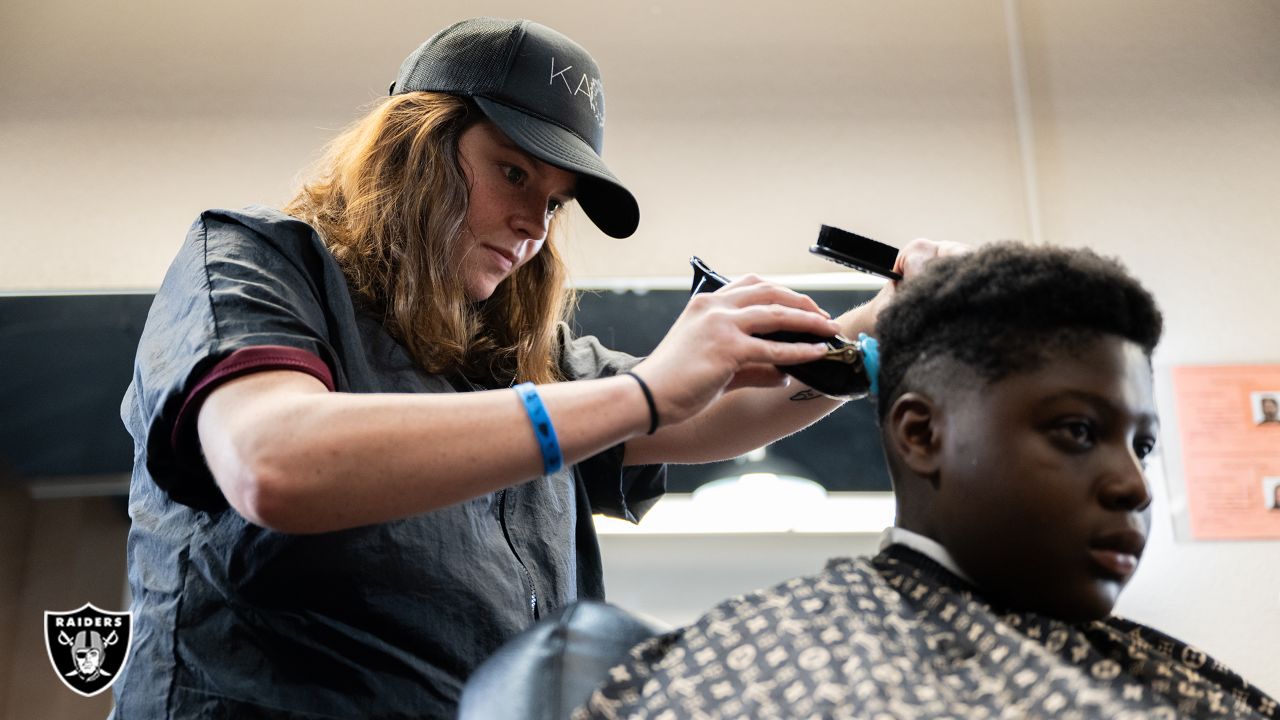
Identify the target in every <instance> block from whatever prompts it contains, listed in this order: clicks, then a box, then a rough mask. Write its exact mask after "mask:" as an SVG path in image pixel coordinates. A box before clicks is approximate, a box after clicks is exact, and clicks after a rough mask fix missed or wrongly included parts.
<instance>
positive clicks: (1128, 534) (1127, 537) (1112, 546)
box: [1089, 529, 1147, 580]
mask: <svg viewBox="0 0 1280 720" xmlns="http://www.w3.org/2000/svg"><path fill="white" fill-rule="evenodd" d="M1146 545H1147V538H1146V536H1145V535H1143V534H1142V533H1140V532H1138V531H1137V530H1131V529H1125V530H1119V531H1116V532H1111V533H1106V534H1104V535H1100V536H1098V537H1095V538H1094V539H1093V541H1092V542H1090V543H1089V556H1090V557H1091V558H1092V559H1093V562H1094V564H1095V565H1097V566H1098V567H1099V568H1101V569H1102V570H1104V571H1105V572H1106V573H1107V574H1109V575H1112V576H1114V577H1116V578H1118V579H1121V580H1124V579H1127V578H1128V577H1129V576H1130V575H1132V574H1133V571H1134V570H1137V569H1138V560H1139V558H1141V557H1142V551H1143V549H1144V548H1145V547H1146Z"/></svg>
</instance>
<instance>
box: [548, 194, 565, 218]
mask: <svg viewBox="0 0 1280 720" xmlns="http://www.w3.org/2000/svg"><path fill="white" fill-rule="evenodd" d="M562 207H564V203H562V202H560V201H559V200H556V199H555V198H552V199H551V200H549V201H548V202H547V214H548V215H554V214H555V213H556V211H557V210H559V209H560V208H562Z"/></svg>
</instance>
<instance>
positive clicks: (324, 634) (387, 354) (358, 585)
mask: <svg viewBox="0 0 1280 720" xmlns="http://www.w3.org/2000/svg"><path fill="white" fill-rule="evenodd" d="M264 346H269V347H277V348H285V349H286V350H292V351H294V352H295V354H296V351H303V353H305V354H307V355H309V356H314V357H315V358H319V360H320V361H322V362H323V366H322V369H323V368H327V370H328V372H329V373H330V374H331V376H332V381H331V386H332V389H334V390H336V391H339V392H357V393H359V392H405V393H410V392H419V393H422V392H431V393H448V392H455V391H456V389H455V387H454V386H453V385H452V384H451V383H450V382H449V380H448V379H447V378H445V377H442V376H438V375H431V374H428V373H426V372H425V371H423V370H422V369H420V368H419V367H418V366H416V365H415V363H414V362H413V360H412V359H411V358H410V357H409V355H408V354H407V353H406V352H405V350H404V348H403V347H402V346H401V345H400V344H399V343H398V342H396V341H395V340H394V339H392V338H391V337H390V336H389V335H388V334H387V332H386V330H385V329H384V328H383V326H382V324H381V323H380V322H379V320H378V319H377V318H375V317H373V316H371V315H370V314H368V313H366V312H365V311H363V310H362V309H360V307H359V306H358V305H357V304H356V303H354V302H353V300H352V297H351V294H350V292H349V290H348V288H347V283H346V280H345V278H344V277H343V274H342V271H341V270H340V268H339V267H338V265H337V264H336V262H335V261H334V259H333V257H332V255H331V254H330V253H329V251H328V250H327V249H326V248H325V246H324V244H323V242H322V241H321V239H320V237H319V236H318V235H317V233H316V232H315V231H314V230H313V229H312V228H311V227H310V226H309V225H307V224H305V223H303V222H301V221H298V220H297V219H294V218H292V217H289V216H288V215H285V214H283V213H280V212H278V211H275V210H271V209H267V208H260V207H253V208H248V209H246V210H243V211H226V210H211V211H207V212H205V213H203V214H202V215H201V216H200V218H199V219H198V220H197V221H196V222H195V223H194V224H193V226H192V228H191V230H190V232H189V234H188V235H187V238H186V241H185V243H184V244H183V246H182V249H181V251H180V252H179V253H178V256H177V258H176V259H175V260H174V262H173V265H172V266H171V267H170V269H169V271H168V274H167V275H166V277H165V279H164V282H163V284H162V286H161V288H160V290H159V292H158V293H157V295H156V298H155V302H154V304H153V305H152V308H151V311H150V314H149V315H148V318H147V323H146V329H145V330H144V332H143V335H142V339H141V341H140V344H139V347H138V355H137V360H136V366H135V370H134V377H133V382H132V384H131V385H130V387H129V389H128V391H127V393H126V396H125V399H124V403H123V407H122V415H123V417H124V421H125V424H126V425H127V426H128V429H129V432H130V433H131V434H132V435H133V438H134V442H135V456H134V471H133V478H132V482H131V487H130V493H129V512H130V516H131V517H132V520H133V523H132V527H131V529H130V531H129V541H128V566H129V584H130V588H131V589H132V592H133V604H132V608H131V609H132V611H133V613H134V633H135V635H134V640H133V647H132V650H131V652H130V657H129V659H128V662H127V664H126V667H125V668H124V669H123V670H122V673H123V675H122V677H121V678H120V679H119V680H118V681H117V682H116V684H115V686H114V691H115V694H116V703H117V707H116V710H115V712H114V714H113V717H115V718H119V719H120V720H126V719H131V718H195V717H198V718H215V717H216V718H222V717H234V718H258V717H270V718H302V717H307V718H317V717H321V718H356V717H359V718H402V717H403V718H410V717H412V718H428V717H449V716H451V715H452V714H453V712H454V709H455V705H456V703H457V699H458V695H459V692H460V688H461V685H462V683H463V682H464V681H465V680H466V678H467V676H468V675H469V674H470V673H471V671H472V670H473V669H474V668H475V667H476V665H477V664H478V663H479V662H480V661H482V660H483V659H484V658H485V657H487V656H488V655H489V654H490V653H492V652H493V651H494V650H495V649H496V648H497V647H498V646H499V645H500V644H502V643H503V642H504V641H505V640H506V639H508V638H510V637H511V636H512V635H514V634H516V633H517V632H519V631H520V630H522V629H524V628H525V627H526V626H528V625H529V624H530V623H531V622H532V621H533V620H534V619H535V618H536V617H537V616H539V615H541V614H544V613H547V612H549V611H551V610H554V609H556V608H558V607H561V606H563V605H565V604H566V603H568V602H571V601H573V600H575V599H578V598H602V597H603V595H604V587H603V581H602V570H601V560H600V550H599V546H598V544H597V540H596V535H595V530H594V526H593V525H592V522H591V515H592V513H593V512H594V513H603V514H606V515H610V516H614V517H620V518H624V519H629V520H632V521H635V520H637V519H638V518H639V517H640V516H641V515H643V514H644V512H645V511H646V510H647V509H648V508H649V507H651V506H652V505H653V503H654V502H656V501H657V499H658V497H659V496H661V494H662V493H663V490H664V487H665V468H664V466H661V465H655V466H643V467H627V468H624V467H623V466H622V456H623V447H622V446H621V445H618V446H616V447H613V448H611V449H609V450H606V451H604V452H602V453H600V454H599V455H596V456H594V457H592V458H589V459H587V460H584V461H582V462H580V463H577V464H576V465H572V466H568V467H565V468H563V469H561V470H559V471H557V472H556V473H554V474H552V475H548V476H543V477H540V478H537V479H535V480H532V481H529V482H526V483H524V484H522V485H518V486H515V487H511V488H508V489H506V490H503V491H499V492H495V493H489V494H486V495H483V496H481V497H478V498H475V499H472V500H468V501H466V502H463V503H460V504H458V505H454V506H452V507H447V508H444V509H441V510H436V511H433V512H429V513H425V514H421V515H417V516H413V517H409V518H405V519H403V520H397V521H394V522H387V523H381V524H376V525H369V526H365V527H358V528H352V529H349V530H342V531H338V532H328V533H321V534H315V535H290V534H286V533H280V532H275V531H272V530H268V529H265V528H262V527H258V526H256V525H253V524H251V523H249V522H247V521H246V520H245V519H244V518H243V517H241V516H240V515H239V513H237V512H236V511H235V510H233V509H231V508H230V507H229V506H228V505H227V502H226V500H225V498H224V497H223V496H222V494H221V493H220V492H219V490H218V487H217V485H216V483H215V482H214V480H213V478H212V477H211V475H210V474H209V470H208V468H207V467H206V466H205V464H204V462H203V461H202V459H201V457H200V452H199V447H198V439H197V437H196V432H195V428H194V421H193V418H192V417H191V416H194V415H195V414H196V413H194V412H185V413H184V404H186V403H187V402H188V401H189V399H190V398H191V396H192V393H193V390H195V389H196V387H197V386H198V385H199V384H200V383H201V381H202V378H204V377H205V376H206V375H207V374H208V373H209V372H210V370H211V368H213V367H214V366H216V365H218V364H219V363H220V361H222V360H224V359H225V358H227V357H228V356H229V355H231V354H232V353H233V352H235V351H237V350H241V349H244V348H258V347H264ZM558 348H559V350H558V352H559V363H560V367H561V368H562V370H563V372H564V374H565V376H566V377H568V378H570V379H585V378H597V377H605V376H610V375H615V374H617V373H619V372H622V371H624V370H626V369H628V368H630V367H631V366H633V365H634V364H635V363H636V362H638V360H637V358H634V357H632V356H629V355H626V354H623V353H618V352H614V351H611V350H608V349H606V348H604V347H603V346H601V345H600V344H599V342H597V341H596V339H595V338H593V337H583V338H573V337H571V335H570V332H569V330H568V328H567V327H565V326H561V328H560V331H559V344H558ZM517 402H518V400H517V399H516V397H515V396H514V394H513V396H512V403H513V404H514V403H517ZM187 409H188V410H189V409H190V408H187ZM510 432H511V434H512V435H511V437H513V438H514V437H516V436H517V434H519V433H529V432H531V430H530V428H528V427H524V426H514V427H512V428H511V429H510ZM493 442H494V443H502V442H504V439H503V437H501V436H498V437H494V438H493ZM352 481H353V482H356V481H357V480H356V479H354V478H353V479H352ZM430 481H431V479H430V478H429V477H424V478H423V482H424V483H429V482H430Z"/></svg>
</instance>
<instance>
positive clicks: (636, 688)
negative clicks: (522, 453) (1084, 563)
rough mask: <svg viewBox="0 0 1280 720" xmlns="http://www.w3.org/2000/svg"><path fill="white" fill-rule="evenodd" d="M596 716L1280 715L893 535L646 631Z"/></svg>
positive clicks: (1174, 644)
mask: <svg viewBox="0 0 1280 720" xmlns="http://www.w3.org/2000/svg"><path fill="white" fill-rule="evenodd" d="M610 674H611V678H612V679H611V680H610V682H609V683H608V684H607V685H605V686H604V688H602V689H601V690H598V691H597V692H596V693H595V695H594V696H593V697H592V698H591V700H590V701H589V703H588V705H587V707H586V708H582V709H579V710H578V712H577V713H576V714H575V716H574V717H575V720H586V719H588V718H592V719H594V718H608V719H610V720H614V719H622V718H625V719H628V720H630V719H637V720H638V719H642V718H652V719H654V720H685V719H686V718H687V719H691V720H699V719H702V718H707V719H711V718H876V719H880V718H884V719H888V718H895V719H897V718H966V719H967V718H1081V719H1083V718H1133V719H1137V718H1280V708H1278V707H1277V704H1276V701H1275V700H1273V699H1272V698H1270V697H1268V696H1267V695H1265V694H1264V693H1263V692H1261V691H1260V690H1258V689H1257V688H1255V687H1253V686H1251V685H1250V684H1249V683H1247V682H1245V681H1244V680H1243V679H1242V678H1241V677H1240V676H1238V675H1236V674H1235V673H1233V672H1232V671H1230V670H1229V669H1227V668H1226V667H1224V666H1223V665H1221V664H1220V663H1218V662H1217V661H1216V660H1214V659H1213V658H1211V657H1208V656H1206V655H1205V654H1204V653H1202V652H1200V651H1198V650H1196V649H1194V648H1192V647H1190V646H1188V645H1186V644H1184V643H1182V642H1179V641H1178V640H1175V639H1173V638H1171V637H1169V636H1167V635H1164V634H1163V633H1160V632H1158V631H1156V630H1153V629H1151V628H1148V627H1145V626H1143V625H1139V624H1137V623H1133V622H1130V621H1128V620H1123V619H1121V618H1117V617H1109V618H1106V619H1104V620H1100V621H1096V622H1090V623H1083V624H1067V623H1063V622H1060V621H1057V620H1053V619H1050V618H1047V617H1043V616H1039V615H1035V614H1032V613H1009V612H1001V611H999V610H997V609H993V608H992V607H991V606H990V605H988V604H987V603H986V602H984V601H983V600H982V598H981V597H979V596H978V595H976V594H975V593H974V590H973V588H972V587H971V586H969V585H967V584H966V583H965V582H964V581H962V580H960V579H959V578H957V577H955V576H954V575H952V574H951V573H949V572H948V571H946V570H945V569H943V568H942V567H941V566H940V565H938V564H937V563H935V562H933V561H932V560H930V559H928V558H926V557H925V556H923V555H921V554H919V553H917V552H915V551H913V550H910V549H908V548H906V547H903V546H901V545H894V546H892V547H890V548H888V549H886V550H885V551H884V552H882V553H880V554H879V555H877V556H876V557H875V558H872V559H865V558H862V559H857V560H850V559H837V560H832V561H831V562H830V563H829V564H828V566H827V568H826V569H825V570H824V571H823V572H822V573H819V574H817V575H812V576H806V577H800V578H795V579H793V580H790V581H787V582H785V583H783V584H781V585H778V586H775V587H773V588H770V589H767V590H762V591H759V592H755V593H752V594H749V595H746V596H743V597H739V598H735V599H733V600H730V601H728V602H726V603H723V604H721V605H720V606H719V607H717V608H715V609H714V610H712V611H711V612H710V613H709V614H707V615H706V616H704V617H703V618H702V619H701V620H699V621H698V622H697V623H695V624H693V625H691V626H689V627H687V628H683V629H681V630H677V631H675V632H672V633H669V634H666V635H662V636H659V637H657V638H654V639H652V640H650V641H647V642H645V643H643V644H641V645H639V646H637V647H636V648H634V649H633V650H632V651H631V657H630V658H629V659H628V661H627V662H626V663H625V664H623V665H620V666H618V667H616V668H614V669H613V670H612V671H611V673H610Z"/></svg>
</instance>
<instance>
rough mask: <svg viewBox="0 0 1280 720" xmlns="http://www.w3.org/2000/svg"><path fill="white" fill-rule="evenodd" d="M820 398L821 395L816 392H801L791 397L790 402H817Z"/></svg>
mask: <svg viewBox="0 0 1280 720" xmlns="http://www.w3.org/2000/svg"><path fill="white" fill-rule="evenodd" d="M820 397H822V393H820V392H818V391H817V390H801V391H800V392H798V393H796V394H795V395H792V396H791V400H792V401H794V402H801V401H803V400H817V399H818V398H820Z"/></svg>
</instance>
